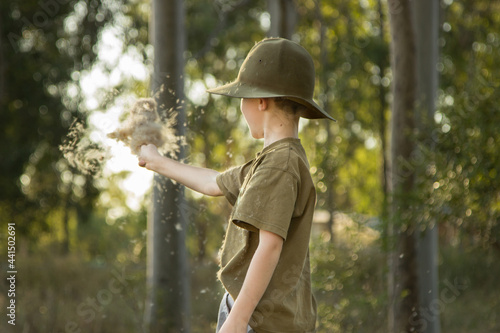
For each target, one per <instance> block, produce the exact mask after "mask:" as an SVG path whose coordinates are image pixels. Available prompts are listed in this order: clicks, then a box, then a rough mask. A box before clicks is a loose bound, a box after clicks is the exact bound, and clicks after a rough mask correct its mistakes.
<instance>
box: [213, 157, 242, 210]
mask: <svg viewBox="0 0 500 333" xmlns="http://www.w3.org/2000/svg"><path fill="white" fill-rule="evenodd" d="M250 165H251V161H250V162H248V163H246V164H243V165H241V166H238V167H233V168H231V169H228V170H226V171H224V172H222V173H220V174H219V175H218V176H217V178H216V181H217V185H218V186H219V188H220V190H221V191H222V193H223V194H224V196H225V197H226V199H227V201H229V203H230V204H231V205H233V206H234V204H235V202H236V199H237V198H238V195H239V193H240V188H241V185H242V184H243V181H244V179H245V176H246V174H247V173H248V170H249V169H250Z"/></svg>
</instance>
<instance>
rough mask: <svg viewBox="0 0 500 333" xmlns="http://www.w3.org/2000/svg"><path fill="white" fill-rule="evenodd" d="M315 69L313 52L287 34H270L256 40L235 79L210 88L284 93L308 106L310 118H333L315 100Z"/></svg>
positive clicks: (228, 92) (243, 93) (251, 94)
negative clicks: (290, 38)
mask: <svg viewBox="0 0 500 333" xmlns="http://www.w3.org/2000/svg"><path fill="white" fill-rule="evenodd" d="M314 82H315V72H314V63H313V60H312V58H311V56H310V54H309V53H308V52H307V51H306V50H305V49H304V48H303V47H302V46H300V45H299V44H297V43H295V42H292V41H290V40H288V39H284V38H267V39H264V40H262V41H261V42H259V43H257V44H255V46H254V47H253V48H252V49H251V50H250V52H249V53H248V55H247V57H246V59H245V61H244V62H243V64H242V65H241V68H240V71H239V73H238V77H237V78H236V80H235V81H233V82H231V83H228V84H226V85H223V86H221V87H217V88H214V89H210V90H207V91H208V92H209V93H211V94H217V95H224V96H229V97H238V98H269V97H285V98H287V99H290V100H292V101H294V102H297V103H300V104H302V105H304V106H305V107H306V108H307V112H305V113H304V114H301V116H302V117H304V118H308V119H318V118H328V119H331V120H333V121H336V120H335V119H333V118H332V117H331V116H330V115H329V114H328V113H327V112H326V111H325V110H323V108H321V107H320V106H319V105H318V104H316V102H315V101H314V100H313V95H314Z"/></svg>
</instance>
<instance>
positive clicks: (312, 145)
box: [0, 0, 500, 332]
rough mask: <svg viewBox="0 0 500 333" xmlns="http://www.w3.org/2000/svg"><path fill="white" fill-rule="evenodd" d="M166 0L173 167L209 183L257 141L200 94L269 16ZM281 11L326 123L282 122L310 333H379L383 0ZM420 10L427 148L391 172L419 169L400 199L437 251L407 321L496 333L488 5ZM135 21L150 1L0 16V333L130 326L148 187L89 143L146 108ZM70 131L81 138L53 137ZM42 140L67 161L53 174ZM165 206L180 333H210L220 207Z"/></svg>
mask: <svg viewBox="0 0 500 333" xmlns="http://www.w3.org/2000/svg"><path fill="white" fill-rule="evenodd" d="M184 4H185V10H186V24H185V27H184V29H185V33H186V34H187V38H186V40H187V44H186V52H185V53H184V54H183V57H184V60H185V67H184V73H185V76H184V84H185V97H184V98H183V105H184V108H185V113H186V135H185V142H186V160H187V161H188V162H190V163H193V164H197V165H202V166H208V167H211V168H214V169H218V170H224V169H226V168H228V167H230V166H232V165H236V164H241V163H242V162H244V161H246V160H248V159H250V158H252V157H253V156H254V154H255V153H256V152H257V151H258V150H259V149H260V147H261V143H260V142H254V140H252V139H251V138H250V136H249V134H248V131H247V129H246V125H245V124H244V121H243V119H242V117H241V116H240V114H239V109H238V101H237V100H231V99H226V98H214V97H209V96H208V94H206V93H205V89H207V88H210V87H213V86H215V85H217V84H220V83H223V82H228V81H231V80H232V79H233V78H234V77H236V75H237V70H238V68H239V66H240V65H241V62H242V60H243V59H244V57H245V55H246V53H247V52H248V50H249V49H250V48H251V47H252V46H253V44H254V43H255V42H256V41H258V40H260V39H262V38H264V37H265V36H266V35H268V32H269V29H270V27H271V20H272V16H271V15H270V13H269V9H268V8H269V7H268V4H267V2H266V1H245V0H240V1H236V0H235V1H229V0H227V1H203V0H198V1H185V2H184ZM294 4H295V10H296V13H297V15H296V22H295V28H294V33H293V34H292V39H294V40H296V41H298V42H300V43H301V44H302V45H303V46H304V47H305V48H306V49H308V50H309V51H310V53H311V54H312V56H313V58H314V59H315V63H316V70H317V72H318V75H317V76H318V84H317V93H316V96H318V97H319V98H318V99H319V101H320V102H321V103H322V104H323V105H325V106H327V107H328V110H329V112H330V114H332V115H333V117H335V118H336V119H337V120H338V121H337V122H336V123H333V122H325V121H316V120H311V121H304V122H303V123H302V125H301V138H302V142H303V144H304V146H305V148H306V151H308V152H309V159H310V162H311V165H312V168H311V173H312V175H313V177H314V180H315V182H316V184H317V189H318V204H317V210H318V211H317V214H316V220H315V226H314V235H313V239H312V243H311V258H312V266H313V267H312V271H313V280H314V281H313V284H314V285H313V287H314V291H315V294H316V296H317V299H318V310H319V320H318V331H319V332H386V331H387V325H388V324H387V321H388V315H387V312H388V310H387V308H388V303H389V300H388V287H387V279H388V278H387V276H388V274H389V272H388V271H389V268H388V265H387V261H388V258H387V257H388V248H389V247H390V245H389V244H390V235H389V233H388V232H387V222H386V217H387V200H388V196H387V195H388V192H387V185H386V182H385V168H386V167H387V156H388V149H389V148H388V142H389V135H390V133H389V129H388V128H389V122H390V118H391V102H392V100H393V95H392V91H391V83H392V79H393V76H392V71H391V65H390V33H389V12H390V10H389V8H388V5H387V3H386V2H385V1H382V0H380V1H375V0H363V1H359V2H357V1H349V2H348V1H340V0H324V1H313V0H298V1H295V2H294ZM439 7H440V13H439V28H440V31H439V38H438V45H439V60H438V63H437V71H438V73H439V89H438V92H437V101H436V111H435V114H434V117H433V119H431V121H430V123H429V124H428V126H430V128H431V129H432V131H431V132H432V133H433V135H432V142H433V145H432V149H431V150H429V151H425V154H420V155H419V156H416V157H415V158H414V159H412V160H410V161H408V163H409V166H410V167H421V166H425V169H426V174H425V175H426V179H425V180H422V182H421V183H422V186H421V188H420V189H418V190H416V191H414V192H412V193H411V196H412V197H415V198H418V199H419V200H420V202H423V203H424V204H422V205H420V206H418V207H416V210H417V211H418V214H417V215H418V216H419V217H420V219H421V221H424V222H425V223H429V222H428V221H431V223H433V224H435V225H436V226H437V228H438V236H439V238H438V239H439V253H438V259H439V260H438V272H439V274H438V276H439V280H438V281H439V287H440V290H441V291H442V292H441V293H440V294H438V296H439V298H438V299H437V300H436V303H435V307H433V308H429V309H420V310H421V313H422V314H421V315H422V318H424V319H425V320H431V319H429V318H432V314H433V313H434V314H435V313H438V314H439V315H440V327H441V330H442V331H443V332H498V331H500V297H499V296H500V283H499V282H498V279H497V276H498V275H499V274H500V260H499V257H500V193H499V191H500V175H499V174H498V171H499V165H500V158H499V154H498V153H497V147H498V146H499V145H500V134H499V132H498V130H497V129H496V126H497V125H498V124H500V107H499V106H498V105H497V103H496V101H498V100H500V89H499V87H500V81H499V79H498V78H499V77H500V4H499V3H498V2H494V1H486V0H476V1H467V0H461V1H457V0H442V1H440V3H439ZM150 17H151V4H150V3H149V2H148V1H141V0H135V1H132V0H131V1H125V0H106V1H104V0H103V1H97V0H88V1H86V0H80V1H71V0H57V1H55V0H54V1H50V0H47V1H36V0H23V1H20V0H12V1H3V2H2V3H1V4H0V35H1V39H0V105H1V109H0V127H1V131H0V136H1V137H0V156H1V163H0V188H1V192H0V221H1V222H0V223H1V226H0V227H1V230H0V234H1V239H2V247H1V248H0V255H1V261H0V262H1V270H2V276H5V275H6V272H7V271H9V269H8V264H9V261H8V259H9V257H8V251H7V239H8V238H7V237H8V226H7V225H8V223H15V232H16V255H15V265H16V270H17V281H16V296H15V300H16V309H17V311H16V326H15V327H13V326H12V325H9V324H8V322H7V321H8V317H7V316H6V315H5V314H4V311H5V309H6V308H7V305H8V302H9V297H8V296H7V295H8V289H9V283H8V282H7V280H5V279H2V281H3V282H2V283H1V284H0V307H1V309H2V312H1V313H2V318H1V319H0V330H1V331H2V332H79V331H81V332H141V331H143V327H144V312H145V302H146V301H145V300H146V266H147V264H146V261H147V259H146V252H147V235H146V233H147V219H148V210H149V206H150V201H151V193H150V191H149V190H146V189H148V188H150V186H151V176H150V175H149V174H148V173H144V172H142V171H143V170H140V168H139V167H138V166H137V165H136V160H135V159H134V157H133V156H132V155H130V153H128V152H127V150H126V149H124V148H123V147H122V148H120V147H116V145H115V146H113V148H111V143H110V141H107V140H106V139H105V134H106V133H107V132H110V131H112V130H113V129H114V128H115V127H116V126H117V125H118V120H119V119H123V118H124V117H125V113H124V111H126V110H127V109H128V107H130V105H131V103H133V101H134V100H135V99H137V98H139V97H145V96H149V95H150V83H151V82H150V81H151V79H150V74H151V73H152V72H153V71H154V68H153V67H154V65H153V60H152V57H153V48H152V46H151V44H150V30H149V26H150V25H149V22H150ZM164 33H165V34H168V33H169V32H168V31H165V32H164ZM75 119H77V120H78V121H79V122H80V123H81V124H82V125H81V127H78V126H77V127H76V128H77V129H79V130H77V131H73V133H76V134H77V136H74V137H71V135H70V136H69V137H68V133H69V132H70V128H72V129H73V130H74V129H75V126H73V127H71V125H72V124H73V125H74V124H75V123H74V121H75ZM428 139H429V138H427V140H428ZM413 140H414V141H415V142H419V140H423V139H422V138H420V137H418V135H416V136H415V137H414V138H413ZM424 141H425V139H424ZM61 145H63V146H64V145H65V146H66V147H72V148H74V150H73V151H74V152H76V154H75V155H74V156H73V157H74V158H73V159H72V160H68V159H67V158H65V157H64V156H63V154H62V151H61V149H60V147H61ZM108 154H111V157H109V155H108ZM113 155H121V156H120V157H121V158H123V159H121V160H116V156H113ZM117 164H121V165H120V166H121V168H120V167H118V166H117ZM123 164H126V165H127V166H125V167H124V165H123ZM426 184H427V185H426ZM139 189H140V190H139ZM142 191H144V193H142ZM184 205H185V207H184V208H183V209H184V211H185V212H186V216H187V217H188V221H189V223H188V225H187V234H186V246H187V252H188V259H189V260H188V261H189V270H188V272H189V279H188V280H189V281H190V291H191V292H190V302H189V304H190V317H189V318H190V320H189V321H190V326H191V327H190V330H191V331H192V332H210V331H212V330H213V327H214V325H215V321H216V314H217V313H216V309H217V307H218V303H219V301H220V298H221V292H222V290H221V286H220V285H219V283H218V282H217V281H216V272H217V261H216V258H217V252H218V248H219V246H220V244H221V241H222V237H223V234H224V224H225V223H226V218H227V216H228V214H229V212H230V207H228V206H227V205H226V204H225V203H224V202H223V200H221V199H208V198H204V197H200V196H198V195H196V194H195V193H193V192H191V191H186V201H185V204H184ZM443 291H446V292H443ZM425 320H424V322H425Z"/></svg>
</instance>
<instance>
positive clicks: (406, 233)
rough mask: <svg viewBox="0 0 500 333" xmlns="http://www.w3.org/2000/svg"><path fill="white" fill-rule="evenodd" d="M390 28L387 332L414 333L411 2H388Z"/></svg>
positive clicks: (414, 244) (413, 123) (394, 0)
mask: <svg viewBox="0 0 500 333" xmlns="http://www.w3.org/2000/svg"><path fill="white" fill-rule="evenodd" d="M388 5H389V11H390V26H391V37H392V38H391V39H392V42H391V46H392V49H391V51H392V55H391V66H392V72H393V78H394V79H393V96H394V97H393V98H394V100H393V104H392V118H391V121H392V126H391V127H392V128H391V134H392V137H391V158H390V169H389V177H388V181H389V191H390V195H391V203H390V210H389V215H390V227H389V229H390V230H389V235H390V237H391V245H390V246H391V247H390V252H389V268H390V272H389V332H393V333H396V332H397V333H400V332H411V331H413V330H414V329H415V323H416V322H417V321H418V313H417V311H416V309H417V307H418V296H419V294H418V276H417V265H416V260H417V254H416V249H417V248H416V237H415V223H414V220H413V219H412V218H411V214H410V210H411V201H412V196H411V194H412V191H413V184H414V176H415V175H414V171H415V170H414V167H413V166H412V165H411V164H410V161H411V154H412V152H413V151H414V142H413V140H412V134H413V132H414V129H415V122H414V117H413V115H414V104H415V94H416V84H417V75H416V56H415V51H416V47H415V38H414V36H415V34H414V29H413V25H412V21H413V20H412V15H411V4H410V1H407V0H403V1H400V0H390V1H389V2H388Z"/></svg>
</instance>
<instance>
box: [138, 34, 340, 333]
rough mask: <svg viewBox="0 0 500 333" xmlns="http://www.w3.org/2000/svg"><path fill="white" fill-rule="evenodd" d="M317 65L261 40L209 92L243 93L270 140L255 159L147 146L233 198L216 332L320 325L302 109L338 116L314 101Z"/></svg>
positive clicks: (298, 50)
mask: <svg viewBox="0 0 500 333" xmlns="http://www.w3.org/2000/svg"><path fill="white" fill-rule="evenodd" d="M314 82H315V79H314V64H313V61H312V59H311V56H310V55H309V53H308V52H307V51H306V50H305V49H304V48H302V47H301V46H300V45H298V44H296V43H294V42H291V41H289V40H286V39H282V38H269V39H264V40H263V41H261V42H259V43H257V44H256V45H255V46H254V47H253V48H252V49H251V50H250V52H249V54H248V56H247V58H246V59H245V61H244V62H243V64H242V66H241V68H240V71H239V74H238V78H237V79H236V80H235V81H234V82H232V83H229V84H227V85H224V86H222V87H218V88H215V89H212V90H209V91H208V92H209V93H212V94H220V95H226V96H230V97H237V98H241V111H242V113H243V116H244V118H245V120H246V122H247V124H248V127H249V129H250V132H251V134H252V136H253V137H254V138H256V139H264V148H263V149H262V151H261V152H259V153H258V154H257V156H256V158H255V159H253V160H251V161H249V162H247V163H246V164H244V165H242V166H239V167H236V168H232V169H230V170H228V171H226V172H223V173H218V172H217V171H214V170H210V169H204V168H198V167H193V166H189V165H186V164H182V163H179V162H176V161H174V160H171V159H168V158H166V157H163V156H161V155H159V154H158V152H157V150H156V147H155V146H153V145H147V146H142V147H141V153H140V156H139V165H140V166H143V167H146V168H148V169H150V170H153V171H155V172H158V173H160V174H162V175H164V176H166V177H169V178H171V179H173V180H175V181H177V182H180V183H181V184H184V185H185V186H187V187H189V188H191V189H193V190H195V191H198V192H200V193H203V194H206V195H210V196H222V195H224V196H225V197H226V198H227V200H228V201H229V202H230V203H231V204H232V205H233V211H232V213H231V218H230V221H229V224H228V228H227V232H226V237H225V241H224V244H223V246H222V250H221V257H220V261H221V262H220V264H221V270H220V272H219V279H220V280H221V282H222V284H223V285H224V287H225V288H226V291H227V293H226V294H225V295H224V298H223V300H222V303H221V307H220V310H219V321H218V327H217V332H220V333H240V332H241V333H246V332H256V333H261V332H262V333H267V332H290V333H291V332H296V333H299V332H300V333H303V332H314V331H315V324H316V303H315V300H314V296H313V294H312V292H311V281H310V266H309V237H310V231H311V224H312V216H313V212H314V205H315V201H316V192H315V188H314V184H313V182H312V179H311V175H310V173H309V163H308V161H307V157H306V154H305V151H304V149H303V148H302V145H301V143H300V140H299V138H298V124H299V119H300V117H304V118H313V119H314V118H328V119H331V120H334V119H333V118H332V117H331V116H330V115H328V114H327V113H326V112H325V111H324V110H323V109H322V108H321V107H319V106H318V105H317V104H316V103H315V102H314V101H313V99H312V98H313V91H314Z"/></svg>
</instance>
